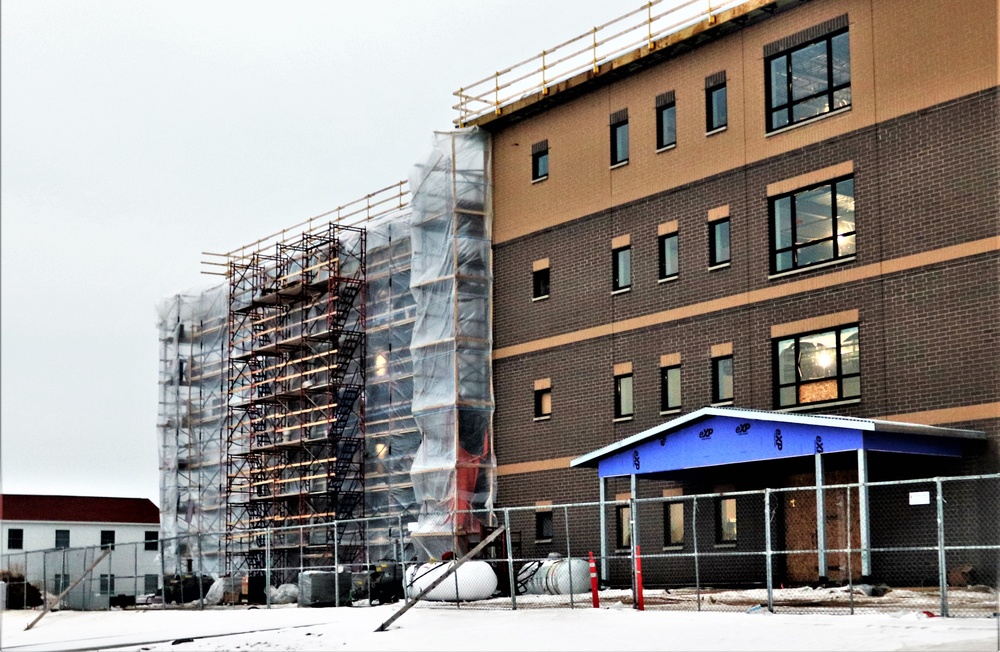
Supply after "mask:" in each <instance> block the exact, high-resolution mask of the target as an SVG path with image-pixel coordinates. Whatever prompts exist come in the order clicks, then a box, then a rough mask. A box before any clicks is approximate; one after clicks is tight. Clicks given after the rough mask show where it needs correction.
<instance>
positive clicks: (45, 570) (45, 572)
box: [4, 552, 49, 602]
mask: <svg viewBox="0 0 1000 652" xmlns="http://www.w3.org/2000/svg"><path fill="white" fill-rule="evenodd" d="M47 557H48V555H47V554H45V553H44V552H43V553H42V598H44V597H45V592H46V591H47V590H48V589H47V588H46V587H48V585H49V571H48V563H47V562H48V559H47ZM25 577H27V576H25ZM6 597H7V596H4V598H6ZM5 602H6V600H5Z"/></svg>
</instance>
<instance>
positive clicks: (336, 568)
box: [333, 521, 340, 607]
mask: <svg viewBox="0 0 1000 652" xmlns="http://www.w3.org/2000/svg"><path fill="white" fill-rule="evenodd" d="M337 530H338V528H337V521H334V522H333V595H334V598H333V603H334V604H335V605H337V606H338V607H339V606H340V546H339V545H338V544H339V542H340V537H338V536H337Z"/></svg>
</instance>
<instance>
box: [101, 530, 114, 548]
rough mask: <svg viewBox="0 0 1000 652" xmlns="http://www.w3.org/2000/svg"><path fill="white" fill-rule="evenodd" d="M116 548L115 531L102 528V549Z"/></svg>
mask: <svg viewBox="0 0 1000 652" xmlns="http://www.w3.org/2000/svg"><path fill="white" fill-rule="evenodd" d="M108 548H110V549H111V550H114V549H115V531H114V530H101V550H106V549H108Z"/></svg>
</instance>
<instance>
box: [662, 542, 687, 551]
mask: <svg viewBox="0 0 1000 652" xmlns="http://www.w3.org/2000/svg"><path fill="white" fill-rule="evenodd" d="M681 550H684V544H683V543H678V544H674V545H671V546H663V551H664V552H680V551H681Z"/></svg>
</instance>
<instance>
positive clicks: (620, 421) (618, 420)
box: [611, 415, 635, 423]
mask: <svg viewBox="0 0 1000 652" xmlns="http://www.w3.org/2000/svg"><path fill="white" fill-rule="evenodd" d="M633 419H635V416H634V415H633V416H630V417H617V418H615V419H612V420H611V423H625V422H626V421H631V420H633Z"/></svg>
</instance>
